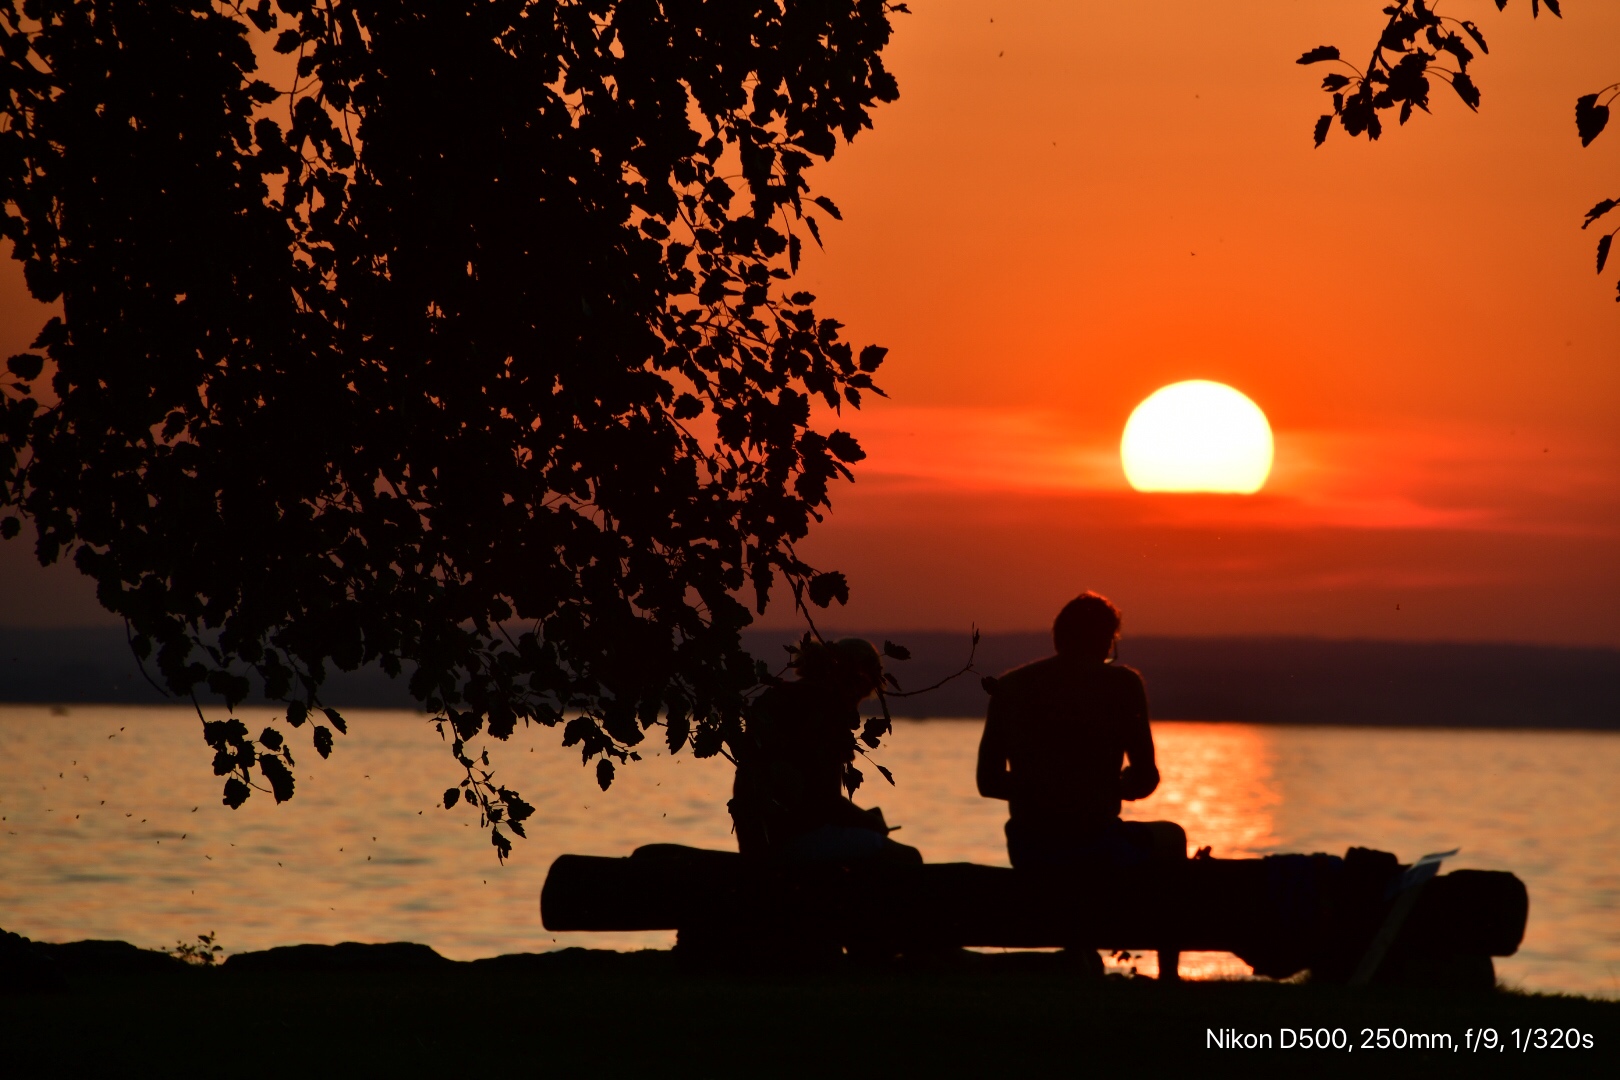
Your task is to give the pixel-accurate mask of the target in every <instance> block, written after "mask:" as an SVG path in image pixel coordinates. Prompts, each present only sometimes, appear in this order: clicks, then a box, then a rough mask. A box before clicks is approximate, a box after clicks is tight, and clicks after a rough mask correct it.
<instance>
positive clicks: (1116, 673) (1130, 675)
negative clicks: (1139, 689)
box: [1103, 663, 1142, 684]
mask: <svg viewBox="0 0 1620 1080" xmlns="http://www.w3.org/2000/svg"><path fill="white" fill-rule="evenodd" d="M1103 670H1104V671H1106V672H1108V673H1109V674H1108V675H1107V676H1105V677H1106V678H1110V679H1113V680H1115V681H1116V682H1120V683H1126V684H1129V683H1137V684H1140V683H1141V681H1142V673H1141V672H1140V671H1137V670H1136V669H1135V668H1133V667H1128V666H1126V665H1125V664H1112V663H1110V664H1104V665H1103Z"/></svg>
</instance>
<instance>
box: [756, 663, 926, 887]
mask: <svg viewBox="0 0 1620 1080" xmlns="http://www.w3.org/2000/svg"><path fill="white" fill-rule="evenodd" d="M793 666H794V669H795V670H796V671H797V673H798V676H799V677H798V679H796V680H794V681H791V682H781V683H778V684H776V685H775V686H773V687H771V688H770V689H769V690H767V691H766V692H765V693H764V694H762V695H760V697H759V699H758V700H757V701H755V702H754V703H753V705H752V707H751V708H750V709H749V710H748V712H747V715H746V719H745V724H744V737H743V739H742V740H741V742H740V744H739V745H738V747H737V777H736V780H735V782H734V784H733V788H732V799H731V803H730V809H731V816H732V820H733V822H735V825H736V831H737V848H738V850H739V851H741V852H742V853H743V854H744V855H749V856H756V855H758V856H770V857H776V858H786V859H795V860H802V861H833V862H844V861H850V860H864V859H873V858H878V859H886V860H897V861H903V862H921V861H922V856H921V855H920V854H919V853H918V852H917V850H916V849H915V848H910V847H907V846H905V845H904V844H897V843H895V842H894V841H893V840H890V839H889V830H888V827H887V826H886V825H885V823H884V821H883V813H882V811H880V810H878V809H876V808H873V809H871V810H863V809H861V808H860V807H858V806H856V805H855V804H854V802H852V801H851V800H850V799H849V798H848V797H847V796H846V795H845V793H844V787H845V782H846V772H847V770H849V769H850V768H852V767H853V764H854V761H855V753H856V749H855V732H856V729H857V728H859V727H860V725H861V717H860V708H859V706H860V703H861V702H862V701H864V700H866V699H867V698H868V697H870V696H871V695H872V694H873V693H874V692H876V691H877V689H878V687H879V686H880V685H881V683H882V680H883V662H882V660H881V659H880V658H879V656H878V653H877V650H876V649H874V648H873V647H872V646H871V644H870V643H868V642H866V641H862V640H860V639H859V638H845V639H844V640H842V641H835V642H830V643H826V642H819V641H813V640H810V639H808V638H807V639H806V640H805V641H804V643H803V644H802V645H800V646H799V648H798V649H797V650H796V652H795V655H794V664H793Z"/></svg>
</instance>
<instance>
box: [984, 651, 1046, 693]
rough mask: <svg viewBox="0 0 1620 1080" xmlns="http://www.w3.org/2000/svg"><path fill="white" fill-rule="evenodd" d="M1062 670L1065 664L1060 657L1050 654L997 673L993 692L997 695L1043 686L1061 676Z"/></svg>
mask: <svg viewBox="0 0 1620 1080" xmlns="http://www.w3.org/2000/svg"><path fill="white" fill-rule="evenodd" d="M1062 672H1063V666H1062V662H1061V661H1060V660H1059V658H1058V657H1056V656H1048V657H1047V658H1046V659H1044V660H1036V661H1035V662H1034V663H1030V664H1025V665H1023V666H1022V667H1015V668H1013V669H1012V670H1011V671H1007V672H1003V673H1002V674H1000V675H997V676H996V677H995V678H994V679H993V680H991V681H992V682H994V683H995V690H993V691H992V693H994V694H997V695H1000V694H1016V693H1019V692H1021V691H1024V690H1028V689H1031V688H1033V687H1036V686H1041V685H1043V684H1045V683H1047V682H1049V681H1051V680H1052V679H1054V678H1060V677H1061V676H1062Z"/></svg>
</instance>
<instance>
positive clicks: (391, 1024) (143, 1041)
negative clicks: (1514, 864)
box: [0, 938, 1620, 1077]
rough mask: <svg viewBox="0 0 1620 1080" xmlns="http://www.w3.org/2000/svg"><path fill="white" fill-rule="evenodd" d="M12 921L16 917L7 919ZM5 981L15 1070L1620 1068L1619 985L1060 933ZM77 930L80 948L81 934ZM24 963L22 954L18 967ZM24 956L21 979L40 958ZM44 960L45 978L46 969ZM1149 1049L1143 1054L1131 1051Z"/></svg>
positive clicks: (790, 1072) (168, 963)
mask: <svg viewBox="0 0 1620 1080" xmlns="http://www.w3.org/2000/svg"><path fill="white" fill-rule="evenodd" d="M12 940H13V941H16V940H17V939H15V938H13V939H12ZM35 948H40V949H43V950H46V951H48V953H49V955H50V956H51V958H52V964H51V965H50V967H51V968H52V971H51V972H50V973H48V974H47V975H45V976H41V975H40V973H39V971H38V970H35V971H34V974H33V976H28V973H27V972H24V971H21V970H20V969H19V968H18V967H16V966H15V965H12V966H11V971H10V973H9V975H10V977H9V978H8V979H7V982H8V990H9V991H10V992H9V993H7V994H6V995H5V997H4V998H3V999H0V1016H4V1022H3V1023H0V1028H3V1029H4V1031H5V1035H4V1044H5V1046H4V1057H5V1062H6V1063H5V1065H4V1067H0V1073H3V1074H4V1075H6V1076H8V1077H9V1076H47V1075H75V1074H77V1075H112V1074H114V1073H115V1072H120V1073H121V1072H124V1071H126V1070H128V1069H130V1068H136V1067H139V1068H141V1070H142V1071H143V1072H146V1071H151V1070H161V1071H162V1073H163V1074H166V1075H230V1076H256V1075H262V1076H269V1075H276V1076H296V1075H329V1074H340V1073H341V1074H345V1075H348V1076H378V1075H398V1076H416V1075H427V1074H437V1075H448V1074H450V1073H454V1074H456V1075H469V1074H472V1073H478V1074H484V1075H488V1074H489V1072H490V1070H500V1071H501V1072H503V1073H504V1072H507V1071H508V1070H511V1071H515V1073H516V1074H518V1075H524V1076H557V1077H576V1076H578V1077H592V1076H654V1075H656V1076H703V1077H707V1076H750V1077H755V1076H757V1077H774V1076H838V1077H844V1076H851V1075H856V1076H886V1077H908V1076H964V1075H965V1076H1035V1075H1073V1076H1078V1075H1086V1074H1090V1073H1091V1072H1092V1070H1093V1068H1094V1067H1096V1066H1098V1065H1101V1064H1107V1065H1109V1066H1110V1067H1111V1068H1116V1067H1122V1068H1125V1069H1127V1070H1129V1071H1130V1072H1132V1073H1133V1074H1138V1073H1139V1074H1141V1075H1160V1074H1161V1073H1160V1071H1159V1070H1160V1068H1161V1067H1167V1066H1168V1067H1177V1068H1189V1069H1201V1070H1206V1071H1209V1072H1211V1073H1213V1074H1214V1075H1227V1074H1232V1073H1237V1072H1240V1071H1241V1072H1242V1073H1257V1074H1258V1075H1271V1074H1274V1073H1276V1072H1279V1071H1281V1069H1284V1068H1285V1069H1287V1070H1288V1071H1289V1072H1290V1073H1294V1072H1298V1074H1299V1075H1353V1076H1383V1075H1398V1076H1433V1075H1479V1074H1481V1073H1489V1074H1492V1075H1525V1076H1542V1075H1545V1076H1570V1075H1596V1076H1616V1075H1620V1071H1616V1068H1617V1066H1620V1053H1617V1047H1620V1002H1608V1001H1597V1000H1592V999H1586V998H1575V997H1550V996H1543V995H1524V994H1516V993H1504V992H1494V993H1472V994H1458V993H1455V992H1437V991H1416V990H1402V991H1396V990H1390V989H1374V990H1360V991H1356V990H1349V989H1345V988H1342V987H1327V986H1312V985H1308V984H1305V985H1297V984H1281V983H1268V982H1209V983H1186V984H1181V985H1165V986H1161V985H1158V984H1157V983H1155V982H1153V981H1151V980H1147V979H1124V978H1118V977H1110V978H1103V979H1097V978H1089V977H1086V976H1084V975H1082V974H1080V973H1078V972H1076V971H1073V970H1072V969H1070V968H1069V967H1068V966H1067V965H1066V964H1065V963H1064V961H1063V960H1062V958H1060V957H1058V956H1055V955H1053V954H1042V953H1008V954H986V955H980V954H971V953H969V954H952V955H949V956H944V957H938V958H934V959H932V960H929V961H926V962H924V961H914V962H896V963H890V964H886V965H881V964H880V965H874V964H859V963H854V962H844V963H839V964H834V965H832V966H830V967H823V968H821V969H819V970H812V969H799V970H795V971H776V972H765V971H716V970H712V969H710V970H699V969H694V968H693V967H692V966H691V965H690V964H687V963H683V962H682V960H681V958H680V957H679V956H678V955H676V954H673V953H670V952H652V951H649V952H640V953H614V952H595V951H585V950H567V951H563V952H556V953H545V954H533V955H515V956H503V957H497V958H495V959H491V960H480V961H475V962H472V963H453V962H451V961H448V960H444V959H443V958H441V957H439V956H438V955H437V954H435V953H433V952H432V950H430V949H427V948H426V947H424V946H419V945H398V946H334V947H325V946H296V947H293V948H289V949H274V950H270V951H268V952H262V953H245V954H241V955H238V956H235V957H232V958H231V959H230V960H228V961H227V962H226V963H225V964H224V965H223V966H221V967H217V968H198V967H190V966H187V965H183V964H180V963H179V962H177V961H173V960H171V959H170V958H168V957H166V956H163V955H162V954H158V953H151V952H145V951H143V950H136V949H134V948H133V947H132V946H128V945H123V944H122V943H80V944H77V945H65V946H64V945H58V946H35ZM74 950H78V951H77V952H75V951H74ZM25 976H28V977H25ZM30 979H31V980H32V981H30ZM47 982H50V983H53V984H54V985H46V983H47ZM1486 1026H1490V1027H1495V1028H1497V1029H1498V1031H1499V1032H1501V1033H1502V1035H1503V1037H1509V1036H1508V1032H1509V1030H1510V1029H1512V1028H1520V1029H1523V1028H1534V1027H1543V1028H1554V1027H1556V1028H1562V1029H1569V1028H1576V1029H1579V1031H1581V1032H1583V1033H1587V1034H1590V1035H1591V1036H1592V1037H1593V1041H1594V1043H1595V1047H1594V1049H1592V1050H1579V1051H1557V1052H1554V1051H1551V1050H1547V1051H1539V1052H1534V1051H1533V1052H1531V1053H1530V1054H1527V1055H1524V1054H1516V1053H1514V1052H1513V1051H1512V1050H1511V1049H1510V1050H1508V1051H1506V1052H1502V1053H1494V1054H1470V1053H1468V1051H1466V1050H1465V1049H1458V1050H1455V1051H1453V1050H1433V1049H1428V1050H1425V1049H1407V1050H1393V1049H1391V1050H1385V1051H1367V1050H1359V1049H1358V1050H1352V1051H1348V1052H1347V1051H1334V1050H1298V1049H1295V1050H1279V1049H1272V1050H1270V1051H1264V1050H1241V1049H1226V1050H1223V1049H1210V1048H1208V1047H1207V1046H1206V1044H1207V1042H1208V1041H1209V1035H1208V1031H1209V1030H1211V1029H1216V1030H1220V1029H1235V1030H1236V1031H1237V1032H1238V1033H1240V1034H1242V1033H1254V1034H1257V1035H1258V1034H1260V1033H1270V1035H1271V1037H1272V1038H1273V1040H1276V1039H1277V1038H1278V1037H1279V1030H1280V1029H1281V1028H1284V1027H1293V1028H1299V1027H1309V1028H1318V1027H1326V1028H1330V1029H1331V1028H1343V1029H1345V1031H1346V1034H1347V1036H1348V1038H1349V1039H1350V1041H1352V1042H1355V1043H1359V1042H1360V1041H1361V1040H1362V1033H1361V1029H1362V1028H1364V1027H1371V1028H1375V1029H1376V1028H1380V1027H1382V1028H1391V1029H1394V1028H1400V1029H1403V1030H1404V1031H1405V1032H1407V1033H1422V1034H1424V1035H1430V1034H1436V1033H1446V1034H1449V1035H1450V1036H1451V1037H1452V1039H1453V1040H1454V1041H1455V1042H1456V1043H1457V1044H1458V1045H1459V1046H1460V1045H1461V1044H1462V1042H1463V1038H1464V1032H1466V1031H1467V1030H1468V1029H1470V1028H1473V1029H1476V1030H1477V1029H1479V1028H1481V1027H1486ZM1142 1070H1145V1071H1142Z"/></svg>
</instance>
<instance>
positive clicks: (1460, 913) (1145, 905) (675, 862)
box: [540, 844, 1529, 986]
mask: <svg viewBox="0 0 1620 1080" xmlns="http://www.w3.org/2000/svg"><path fill="white" fill-rule="evenodd" d="M1418 870H1419V871H1425V870H1427V871H1429V872H1430V873H1431V874H1432V870H1433V868H1432V867H1425V866H1420V867H1418ZM1528 910H1529V896H1528V894H1527V892H1526V890H1525V887H1524V884H1523V883H1522V882H1521V881H1520V880H1519V879H1518V878H1517V877H1516V876H1514V875H1513V874H1509V873H1502V872H1497V871H1484V870H1456V871H1453V872H1451V873H1449V874H1443V875H1438V876H1432V877H1430V876H1429V875H1426V874H1423V873H1418V874H1416V875H1414V874H1413V872H1412V868H1411V867H1408V866H1405V865H1403V864H1401V863H1399V862H1398V860H1397V859H1396V858H1395V856H1393V855H1391V854H1388V853H1387V852H1378V851H1371V850H1368V849H1365V848H1352V849H1350V851H1349V852H1348V853H1346V855H1345V856H1343V857H1342V858H1341V857H1335V856H1328V855H1274V856H1268V857H1265V858H1259V859H1212V858H1198V859H1189V860H1185V861H1180V862H1174V863H1167V864H1163V865H1152V866H1146V867H1141V868H1137V869H1132V870H1120V869H1113V868H1109V869H1104V870H1099V871H1097V872H1094V873H1070V874H1063V875H1055V874H1037V873H1032V872H1030V871H1017V870H1011V869H1008V868H1005V867H995V866H980V865H977V864H973V863H930V864H923V865H893V864H882V863H873V864H858V863H857V864H849V865H845V864H837V863H792V864H790V863H772V862H764V861H754V860H748V859H744V858H743V857H742V856H740V855H738V854H736V853H735V852H727V851H710V850H703V849H698V848H688V847H681V846H678V845H672V844H655V845H650V846H648V847H643V848H638V849H637V850H636V851H635V852H634V853H632V854H631V855H630V856H629V857H627V858H599V857H593V856H587V855H563V856H560V857H559V858H558V859H557V860H556V861H555V862H554V863H553V864H552V866H551V870H550V872H549V873H548V874H547V876H546V882H545V886H544V888H543V889H542V891H541V894H540V915H541V920H542V922H543V923H544V924H545V926H546V928H547V929H549V930H553V931H638V930H674V931H677V933H678V935H679V936H678V945H677V949H678V950H679V949H682V948H685V949H687V950H688V951H692V950H695V949H699V948H708V949H727V948H729V949H731V950H733V951H734V952H739V953H747V952H749V951H754V952H760V951H766V952H769V951H777V952H780V951H782V950H784V949H788V950H791V949H793V948H795V947H797V948H825V947H837V948H841V949H848V950H850V951H856V950H860V951H863V952H875V953H892V954H909V953H917V952H927V951H938V950H940V949H949V948H961V947H996V946H1000V947H1005V948H1043V947H1053V946H1058V947H1067V946H1085V947H1095V948H1102V949H1110V950H1121V949H1128V950H1151V949H1179V950H1183V951H1220V952H1230V953H1234V954H1236V955H1237V956H1238V957H1239V958H1241V959H1242V960H1243V961H1244V962H1245V963H1247V964H1249V965H1250V966H1251V967H1253V968H1254V970H1255V973H1256V974H1258V975H1264V976H1269V977H1273V978H1285V977H1288V976H1291V975H1294V974H1296V973H1299V972H1302V971H1306V970H1309V971H1310V972H1311V976H1312V978H1313V979H1316V980H1319V981H1325V982H1351V981H1369V980H1372V981H1378V982H1394V983H1434V984H1441V985H1474V986H1491V985H1494V982H1495V974H1494V968H1493V965H1492V960H1491V958H1492V957H1495V956H1510V955H1512V954H1513V953H1514V952H1515V951H1517V949H1518V947H1519V943H1520V941H1521V940H1522V939H1523V937H1524V927H1525V921H1526V918H1527V915H1528Z"/></svg>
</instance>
